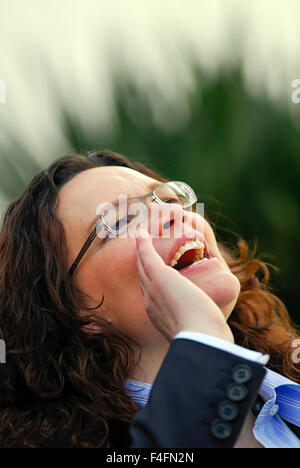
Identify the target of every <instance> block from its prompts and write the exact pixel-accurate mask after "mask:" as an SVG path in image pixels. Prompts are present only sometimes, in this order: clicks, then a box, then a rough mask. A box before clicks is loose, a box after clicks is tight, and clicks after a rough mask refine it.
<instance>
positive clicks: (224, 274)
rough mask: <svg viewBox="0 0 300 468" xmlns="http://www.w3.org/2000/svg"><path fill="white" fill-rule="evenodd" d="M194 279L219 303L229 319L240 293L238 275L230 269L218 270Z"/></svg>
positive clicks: (194, 281)
mask: <svg viewBox="0 0 300 468" xmlns="http://www.w3.org/2000/svg"><path fill="white" fill-rule="evenodd" d="M192 281H193V283H195V284H196V285H197V286H199V287H200V288H201V289H202V290H203V291H204V292H205V293H206V294H207V295H208V296H209V297H210V298H211V299H212V300H213V301H214V302H215V303H216V304H217V306H218V307H219V308H220V309H221V310H222V312H223V314H224V316H225V318H226V320H227V319H228V318H229V317H230V315H231V313H232V311H233V309H234V306H235V304H236V302H237V299H238V297H239V294H240V288H241V286H240V282H239V280H238V279H237V277H236V276H235V275H233V274H232V273H231V272H230V271H218V272H217V273H215V274H214V275H210V276H208V275H207V276H206V277H201V278H200V277H199V279H198V278H193V280H192Z"/></svg>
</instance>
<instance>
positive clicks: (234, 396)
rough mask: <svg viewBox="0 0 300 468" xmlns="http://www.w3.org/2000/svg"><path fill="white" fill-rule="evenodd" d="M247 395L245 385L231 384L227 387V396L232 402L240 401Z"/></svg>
mask: <svg viewBox="0 0 300 468" xmlns="http://www.w3.org/2000/svg"><path fill="white" fill-rule="evenodd" d="M247 395H248V390H247V387H245V385H239V384H235V383H232V384H230V385H228V387H227V396H228V398H229V400H232V401H242V400H244V399H245V398H246V396H247Z"/></svg>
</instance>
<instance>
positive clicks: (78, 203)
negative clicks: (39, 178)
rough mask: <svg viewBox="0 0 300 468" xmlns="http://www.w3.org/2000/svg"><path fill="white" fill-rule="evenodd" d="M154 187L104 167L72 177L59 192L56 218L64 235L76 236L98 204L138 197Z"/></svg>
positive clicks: (146, 179) (122, 171) (144, 179)
mask: <svg viewBox="0 0 300 468" xmlns="http://www.w3.org/2000/svg"><path fill="white" fill-rule="evenodd" d="M157 183H158V181H157V180H155V179H152V178H151V177H148V176H146V175H144V174H141V173H140V172H138V171H135V170H133V169H130V168H127V167H118V166H105V167H95V168H92V169H88V170H86V171H84V172H81V173H80V174H78V175H76V176H75V177H74V178H73V179H72V180H70V181H69V182H68V183H67V184H66V185H64V186H63V188H62V189H61V190H60V192H59V196H58V207H57V215H58V217H59V218H60V219H61V221H62V222H63V224H64V227H65V228H66V230H67V231H71V230H72V231H73V233H74V231H76V232H77V233H79V232H80V231H82V230H83V229H84V228H86V226H87V224H89V223H90V222H91V221H92V219H93V218H94V217H95V216H96V209H97V206H98V205H99V203H102V202H106V201H107V202H112V201H114V200H116V199H117V198H118V196H119V195H120V194H124V195H128V196H138V195H143V194H145V193H147V192H150V191H151V190H152V189H153V186H154V185H156V184H157Z"/></svg>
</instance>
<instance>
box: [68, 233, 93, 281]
mask: <svg viewBox="0 0 300 468" xmlns="http://www.w3.org/2000/svg"><path fill="white" fill-rule="evenodd" d="M96 236H97V229H96V228H95V229H94V230H93V231H92V232H91V234H90V235H89V237H88V238H87V240H86V241H85V243H84V244H83V247H82V249H81V250H80V252H79V254H78V255H77V257H76V259H75V260H74V262H73V264H72V266H71V268H70V270H69V274H70V275H72V274H73V273H74V271H75V270H76V268H77V266H78V263H79V262H80V260H81V259H82V257H83V256H84V254H85V252H86V251H87V249H88V248H89V247H90V245H91V243H92V242H93V240H94V239H95V237H96Z"/></svg>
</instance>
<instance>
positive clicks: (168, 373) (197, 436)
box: [130, 339, 266, 448]
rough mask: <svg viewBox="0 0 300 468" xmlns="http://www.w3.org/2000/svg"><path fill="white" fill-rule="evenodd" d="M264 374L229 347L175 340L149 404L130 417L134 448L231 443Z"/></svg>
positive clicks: (238, 430)
mask: <svg viewBox="0 0 300 468" xmlns="http://www.w3.org/2000/svg"><path fill="white" fill-rule="evenodd" d="M265 374H266V371H265V369H264V367H263V365H262V364H258V363H256V362H253V361H248V360H246V359H244V358H240V357H239V356H236V355H233V354H231V353H229V352H225V351H221V350H219V349H216V348H214V347H212V346H207V345H204V344H202V343H198V342H196V341H191V340H187V339H180V340H174V341H172V343H171V346H170V349H169V351H168V353H167V356H166V358H165V360H164V362H163V364H162V366H161V368H160V370H159V372H158V375H157V377H156V379H155V382H154V384H153V387H152V391H151V395H150V399H149V402H148V404H147V406H146V407H144V408H143V409H141V410H140V411H139V412H138V413H137V414H136V415H135V417H134V418H133V420H132V423H131V426H130V435H131V440H132V444H131V447H132V448H143V447H149V448H152V447H153V448H157V447H159V448H179V447H180V448H230V447H233V446H234V445H235V442H236V440H237V438H238V436H239V433H240V431H241V429H242V426H243V423H244V420H245V418H246V415H247V413H248V412H249V410H250V408H251V406H252V405H253V403H254V400H255V398H256V396H257V393H258V390H259V388H260V385H261V382H262V380H263V378H264V376H265Z"/></svg>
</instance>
